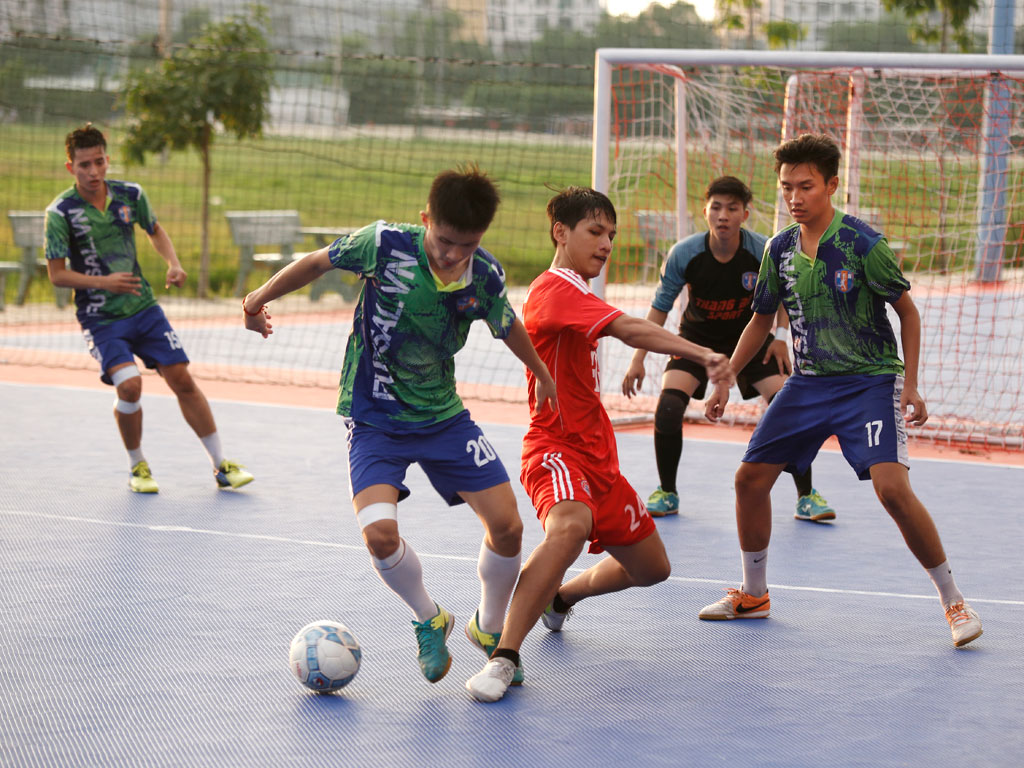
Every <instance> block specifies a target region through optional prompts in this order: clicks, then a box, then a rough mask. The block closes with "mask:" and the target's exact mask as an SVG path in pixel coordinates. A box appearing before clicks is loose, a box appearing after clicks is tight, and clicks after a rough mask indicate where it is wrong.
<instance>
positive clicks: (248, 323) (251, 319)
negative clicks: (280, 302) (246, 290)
mask: <svg viewBox="0 0 1024 768" xmlns="http://www.w3.org/2000/svg"><path fill="white" fill-rule="evenodd" d="M242 317H243V318H244V323H245V327H246V328H247V329H248V330H250V331H255V332H256V333H258V334H260V336H262V337H263V338H264V339H265V338H267V336H269V335H270V334H272V333H273V332H274V331H273V328H274V326H273V325H271V324H270V313H269V312H267V308H266V306H263V307H260V309H259V311H258V312H256V313H255V314H253V313H251V312H249V310H247V309H246V308H245V302H244V301H243V302H242Z"/></svg>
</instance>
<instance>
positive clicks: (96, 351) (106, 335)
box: [82, 304, 188, 384]
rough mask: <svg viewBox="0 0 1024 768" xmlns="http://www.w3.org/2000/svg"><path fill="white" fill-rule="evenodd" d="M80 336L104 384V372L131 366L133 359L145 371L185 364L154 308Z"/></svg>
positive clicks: (162, 317)
mask: <svg viewBox="0 0 1024 768" xmlns="http://www.w3.org/2000/svg"><path fill="white" fill-rule="evenodd" d="M82 335H83V336H84V337H85V343H86V346H88V347H89V354H90V355H92V356H93V357H94V358H95V359H96V362H97V363H99V364H100V379H101V380H102V381H103V383H104V384H110V383H111V382H110V377H109V376H108V375H107V371H109V370H110V369H111V368H113V367H114V366H115V365H120V364H121V363H134V362H135V356H136V355H138V357H139V359H140V360H142V362H143V363H145V364H146V367H147V368H156V367H158V366H162V365H174V364H175V363H187V362H188V355H186V354H185V349H184V348H183V347H182V346H181V341H180V340H179V339H178V334H177V333H176V332H175V330H174V329H173V328H171V324H170V323H169V322H167V315H165V314H164V311H163V310H162V309H161V308H160V306H159V305H158V304H154V305H153V306H152V307H149V308H148V309H144V310H142V311H141V312H139V313H137V314H134V315H132V316H131V317H125V318H122V319H121V320H115V321H114V322H112V323H110V324H109V325H101V326H99V327H98V328H93V329H92V330H89V329H87V328H85V329H82Z"/></svg>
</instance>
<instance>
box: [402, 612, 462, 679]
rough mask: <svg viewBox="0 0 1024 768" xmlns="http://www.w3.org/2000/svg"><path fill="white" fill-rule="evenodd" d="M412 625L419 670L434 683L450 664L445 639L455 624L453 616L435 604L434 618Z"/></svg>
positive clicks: (450, 659)
mask: <svg viewBox="0 0 1024 768" xmlns="http://www.w3.org/2000/svg"><path fill="white" fill-rule="evenodd" d="M434 605H437V603H434ZM412 626H413V628H414V629H415V630H416V644H417V646H419V653H417V654H416V660H417V661H419V663H420V671H421V672H423V676H424V677H425V678H427V680H429V681H430V682H432V683H436V682H437V681H438V680H440V679H441V678H442V677H444V676H445V675H447V674H448V669H449V668H450V667H451V665H452V655H451V654H450V653H448V646H447V645H445V641H446V640H447V639H448V635H450V634H451V633H452V627H454V626H455V617H453V616H452V615H451V614H450V613H448V611H446V610H445V609H444V608H442V607H441V606H440V605H437V615H436V616H435V617H434V618H432V619H427V621H413V623H412Z"/></svg>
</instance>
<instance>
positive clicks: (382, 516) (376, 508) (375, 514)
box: [356, 501, 398, 531]
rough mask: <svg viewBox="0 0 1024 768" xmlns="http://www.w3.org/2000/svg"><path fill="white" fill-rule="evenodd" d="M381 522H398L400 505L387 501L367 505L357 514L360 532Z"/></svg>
mask: <svg viewBox="0 0 1024 768" xmlns="http://www.w3.org/2000/svg"><path fill="white" fill-rule="evenodd" d="M381 520H398V505H397V504H390V503H388V502H386V501H381V502H377V503H376V504H367V505H366V506H365V507H363V508H362V509H360V510H359V511H358V512H356V522H357V523H359V530H360V531H361V530H363V529H364V528H365V527H366V526H368V525H372V524H373V523H376V522H380V521H381Z"/></svg>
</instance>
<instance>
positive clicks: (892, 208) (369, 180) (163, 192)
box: [0, 125, 1024, 300]
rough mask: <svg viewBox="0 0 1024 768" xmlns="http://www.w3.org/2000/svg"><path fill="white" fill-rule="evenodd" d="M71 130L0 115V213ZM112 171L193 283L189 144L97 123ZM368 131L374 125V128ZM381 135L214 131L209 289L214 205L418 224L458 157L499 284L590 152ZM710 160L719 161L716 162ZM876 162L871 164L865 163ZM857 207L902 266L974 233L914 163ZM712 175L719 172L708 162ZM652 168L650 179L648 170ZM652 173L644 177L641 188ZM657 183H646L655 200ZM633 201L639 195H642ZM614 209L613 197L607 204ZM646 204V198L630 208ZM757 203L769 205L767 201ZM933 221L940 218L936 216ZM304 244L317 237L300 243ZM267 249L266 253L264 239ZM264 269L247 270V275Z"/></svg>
mask: <svg viewBox="0 0 1024 768" xmlns="http://www.w3.org/2000/svg"><path fill="white" fill-rule="evenodd" d="M70 127H71V126H59V127H55V126H28V125H0V145H2V146H3V147H4V152H3V153H2V154H0V174H2V177H3V179H4V180H5V183H4V185H3V187H2V189H0V206H2V209H3V210H4V211H5V212H6V211H8V210H42V209H43V208H45V206H46V205H47V204H48V203H49V202H50V201H51V200H52V199H53V198H54V197H55V196H56V195H57V194H58V193H59V192H60V191H62V190H63V189H65V188H67V187H68V186H69V185H70V184H71V183H72V177H71V176H70V175H69V174H68V173H67V171H66V170H65V169H64V165H63V163H64V151H63V143H64V134H65V133H66V132H67V130H69V128H70ZM108 133H109V135H108V138H109V139H110V142H111V144H110V147H109V150H110V155H111V160H112V167H111V170H110V174H109V175H110V177H111V178H125V179H129V180H132V181H136V182H138V183H140V184H142V185H143V187H144V188H145V189H146V192H147V194H148V195H149V198H150V202H151V203H152V205H153V207H154V210H155V211H156V213H157V216H158V218H159V219H160V221H161V222H162V223H163V225H164V226H165V228H166V229H167V231H168V232H169V233H170V234H171V237H172V239H173V240H174V243H175V245H176V247H177V250H178V254H179V257H180V258H181V260H182V263H183V264H184V265H185V268H186V269H187V270H189V272H190V275H191V276H192V278H193V280H191V281H190V284H189V287H188V288H187V289H186V292H194V291H195V281H194V278H195V277H197V276H198V265H199V253H200V242H201V240H200V232H201V177H202V173H201V167H200V162H199V158H198V155H197V154H196V153H194V152H192V151H189V150H183V151H179V152H173V153H171V154H170V155H169V156H168V157H167V159H166V161H164V160H162V159H161V158H160V157H159V156H151V157H150V158H149V159H148V161H147V163H146V164H145V165H142V166H135V167H126V166H125V165H124V163H123V162H122V161H121V158H120V152H119V146H118V144H119V141H120V139H121V132H120V130H119V129H118V128H117V127H116V126H115V127H114V128H112V129H110V130H109V132H108ZM378 134H379V135H378ZM384 134H385V132H384V131H376V132H374V131H370V132H367V135H364V136H361V137H358V138H351V139H343V140H326V139H314V138H291V137H278V136H268V137H265V138H263V139H260V140H256V141H246V142H239V141H237V140H235V139H233V138H230V137H226V136H219V137H218V138H217V141H216V143H215V145H214V149H213V153H212V156H213V173H212V183H211V190H210V195H211V207H210V219H209V225H210V251H211V272H210V274H211V288H212V292H213V294H214V295H227V294H228V293H229V292H230V290H231V287H232V285H233V281H234V275H235V272H236V268H237V263H238V249H237V247H236V246H235V245H234V244H233V243H232V240H231V235H230V232H229V230H228V225H227V221H226V220H225V218H224V212H225V211H229V210H262V209H297V210H298V211H299V213H300V214H301V217H302V222H303V224H304V225H305V226H321V227H334V226H345V227H350V226H359V225H363V224H366V223H368V222H370V221H373V220H375V219H378V218H383V219H387V220H391V221H417V220H418V213H419V211H420V210H421V209H422V208H423V206H424V203H425V199H426V194H427V190H428V188H429V185H430V181H431V179H432V178H433V177H434V175H435V174H436V173H437V172H438V171H440V170H443V169H445V168H449V167H452V166H454V165H456V164H458V163H465V162H469V161H472V162H476V163H477V164H479V165H480V166H481V167H482V168H484V169H485V170H487V171H488V173H490V174H491V176H492V177H493V178H495V179H496V180H497V181H498V182H499V184H500V187H501V191H502V197H503V201H502V205H501V208H500V209H499V212H498V216H497V218H496V220H495V222H494V225H493V226H492V228H491V230H490V231H489V232H488V235H487V237H486V239H485V240H484V245H485V247H487V248H488V249H489V250H491V251H492V252H493V253H494V254H495V255H496V256H497V257H498V258H499V260H500V261H501V262H502V264H503V265H504V266H505V268H506V271H507V273H508V277H509V282H510V283H511V284H515V285H524V284H527V283H529V282H530V281H531V280H532V279H533V277H535V276H536V275H537V274H538V273H539V272H540V271H541V270H543V269H544V268H545V267H546V266H547V265H548V263H549V261H550V258H551V243H550V241H549V239H548V235H547V229H548V224H547V218H546V216H545V211H544V209H545V204H546V202H547V200H548V199H549V198H550V197H551V195H552V187H553V188H560V187H563V186H566V185H569V184H589V182H590V164H591V157H590V149H589V146H587V145H586V143H581V142H579V141H566V142H563V143H557V142H556V141H544V140H536V141H528V140H525V139H523V138H522V137H510V136H509V135H507V134H497V133H496V134H493V135H487V134H484V135H485V136H487V140H486V141H484V140H480V141H475V142H471V141H466V140H459V139H453V140H450V141H438V140H430V139H428V138H395V137H384ZM719 163H720V160H719ZM661 165H662V166H664V167H663V168H661V169H660V170H659V171H658V174H657V175H658V177H660V178H671V160H670V159H668V158H662V163H661ZM874 165H878V167H877V168H874V167H872V166H874ZM866 166H867V167H870V168H871V171H872V172H871V174H870V175H868V174H865V176H864V178H865V179H866V181H865V185H864V188H863V189H862V192H861V203H862V205H865V206H871V207H873V208H876V209H879V210H882V211H883V213H884V215H883V216H882V219H883V221H882V222H880V223H881V224H883V225H884V227H885V230H886V232H887V234H888V235H889V237H890V239H891V240H899V241H901V242H902V243H903V244H904V245H905V250H904V251H903V252H902V253H901V256H902V257H903V258H904V260H905V267H907V268H908V269H911V270H913V269H922V270H931V269H940V268H941V269H946V270H958V269H964V268H967V267H969V266H970V261H971V258H972V253H973V242H974V240H973V239H974V220H975V215H976V214H975V213H974V212H973V211H972V210H966V209H964V210H952V209H951V208H950V207H949V206H948V205H947V209H946V210H945V213H943V212H942V211H941V210H940V207H939V204H938V201H937V196H933V195H929V194H927V193H925V192H923V191H922V189H923V187H922V185H921V183H920V182H921V179H922V178H926V177H928V176H930V175H935V169H934V168H933V167H930V166H929V165H928V164H924V163H914V162H911V161H908V160H905V159H904V160H899V159H887V160H885V162H884V163H882V164H877V163H874V161H872V162H871V163H866ZM735 167H736V168H744V167H749V168H751V171H750V173H749V174H748V175H749V178H750V179H751V185H752V187H753V191H754V193H755V199H756V200H760V201H771V200H773V199H774V196H775V189H774V185H775V178H774V174H773V172H772V168H771V160H770V154H768V153H766V156H765V158H764V159H763V161H760V160H759V159H758V158H737V160H736V162H735ZM689 168H690V170H689V187H690V189H689V195H690V200H691V216H693V217H694V218H695V221H696V224H697V225H700V223H701V222H700V218H699V217H700V211H699V203H700V198H701V194H702V189H703V186H704V184H705V183H706V182H707V178H708V177H709V175H714V174H715V171H714V170H713V169H712V168H711V166H710V165H709V162H708V158H706V157H704V156H696V155H694V156H691V157H690V159H689ZM719 172H720V170H719ZM977 177H978V169H977V165H976V163H975V162H974V161H973V160H971V159H968V161H967V162H963V163H960V164H957V165H956V166H955V168H954V170H953V172H952V176H951V179H950V180H949V181H948V182H947V184H948V187H947V189H948V195H949V198H948V199H950V200H953V201H959V200H962V199H964V198H965V197H968V196H969V195H970V194H972V193H973V189H974V188H975V187H976V185H977ZM1022 177H1024V170H1022V169H1021V167H1019V165H1016V166H1014V167H1012V169H1011V172H1010V185H1009V187H1010V189H1011V190H1015V189H1016V190H1019V189H1021V188H1022V186H1024V178H1022ZM652 178H653V177H652ZM656 183H661V182H659V181H657V179H655V180H653V181H652V180H651V179H648V181H646V182H643V183H642V184H641V186H644V185H649V186H653V185H654V184H656ZM665 194H666V192H665V190H662V191H660V192H658V193H654V192H653V191H652V192H651V196H652V197H653V198H655V199H657V200H658V203H657V204H658V205H659V206H661V207H667V206H665V204H664V202H663V201H664V197H665ZM638 197H639V198H644V197H646V194H644V193H641V194H640V195H638ZM616 202H617V204H619V205H620V208H621V207H622V204H621V201H616ZM1011 203H1012V205H1013V206H1015V207H1014V208H1013V209H1011V211H1010V212H1009V219H1008V221H1009V231H1008V240H1011V241H1012V242H1011V245H1010V246H1008V250H1007V261H1008V263H1010V264H1013V265H1019V264H1018V262H1019V261H1020V260H1021V259H1022V253H1021V251H1022V248H1021V245H1020V243H1021V240H1022V239H1024V233H1022V226H1024V225H1022V224H1021V222H1022V221H1024V199H1022V196H1021V195H1011ZM637 207H644V206H637ZM763 207H766V208H767V209H770V204H767V203H766V204H764V205H763ZM631 218H632V217H631V216H630V215H628V214H627V215H625V216H620V222H619V225H620V237H619V239H618V240H617V241H616V252H617V260H618V262H619V266H618V268H617V269H615V270H613V272H612V275H611V279H613V280H619V281H629V280H633V279H636V275H637V274H638V265H639V264H640V263H642V261H643V255H642V252H643V249H644V245H643V242H642V240H641V238H640V236H639V234H638V233H637V232H636V231H635V227H634V226H633V222H632V221H631ZM939 221H942V222H944V226H942V227H940V226H938V222H939ZM144 240H145V238H144V237H140V238H139V252H140V260H141V263H142V268H143V271H144V272H145V274H146V275H147V276H148V277H149V278H150V279H151V281H152V282H154V283H156V282H157V281H158V280H159V279H160V275H161V274H162V272H163V265H162V262H161V260H160V259H159V257H158V256H157V255H156V253H155V252H154V251H153V250H152V248H151V247H150V246H149V245H148V244H147V243H145V242H144ZM305 247H306V248H307V249H309V250H312V249H313V248H315V247H316V243H315V242H314V241H312V240H310V241H309V242H307V243H306V244H305ZM266 250H274V249H273V247H272V246H268V248H267V249H266ZM18 258H20V254H19V252H18V251H17V250H16V249H15V247H14V245H13V241H12V239H11V232H10V227H9V224H8V221H7V218H6V216H4V217H3V218H2V219H0V260H10V261H13V260H17V259H18ZM264 276H265V275H262V274H259V271H258V270H257V271H254V274H253V276H252V278H251V281H252V282H251V284H252V285H255V284H256V281H257V280H258V279H260V278H262V277H264ZM16 282H17V281H16V280H8V283H9V285H8V289H7V290H8V298H9V299H10V298H12V297H13V292H14V285H16ZM49 296H50V291H49V287H48V285H46V282H45V280H39V281H36V283H35V284H34V285H33V288H32V293H31V295H30V300H48V298H49Z"/></svg>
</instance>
